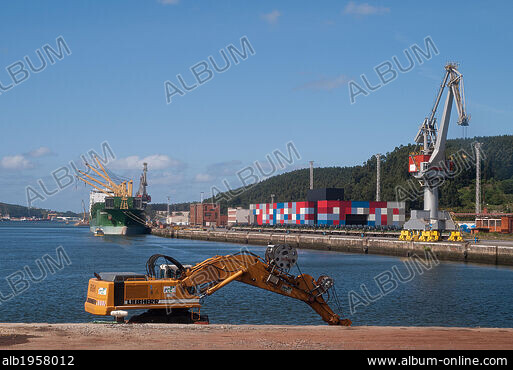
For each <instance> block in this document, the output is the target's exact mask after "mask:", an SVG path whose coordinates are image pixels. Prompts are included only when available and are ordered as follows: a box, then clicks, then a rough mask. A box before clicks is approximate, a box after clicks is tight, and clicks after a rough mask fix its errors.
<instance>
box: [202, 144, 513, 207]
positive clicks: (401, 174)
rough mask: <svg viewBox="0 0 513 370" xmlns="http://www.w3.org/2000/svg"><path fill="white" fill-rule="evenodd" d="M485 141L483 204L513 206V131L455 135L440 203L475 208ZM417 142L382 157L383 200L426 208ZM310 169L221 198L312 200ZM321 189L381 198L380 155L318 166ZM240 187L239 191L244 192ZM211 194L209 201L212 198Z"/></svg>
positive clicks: (235, 201)
mask: <svg viewBox="0 0 513 370" xmlns="http://www.w3.org/2000/svg"><path fill="white" fill-rule="evenodd" d="M475 141H478V142H480V143H482V148H481V153H482V154H481V184H482V186H481V187H482V195H481V199H482V205H483V208H485V207H486V208H488V211H504V212H512V211H513V135H505V136H490V137H475V138H472V139H453V140H448V142H447V154H448V156H452V158H453V160H454V162H455V171H454V174H453V176H452V178H451V179H448V180H446V181H445V182H444V184H443V185H442V186H441V187H440V207H441V208H442V209H449V210H452V211H455V212H474V210H475V179H476V168H475V152H474V149H473V143H474V142H475ZM416 149H417V148H416V147H415V145H406V146H403V145H401V146H399V147H396V148H395V149H394V150H393V151H391V152H389V153H386V154H384V155H382V157H381V183H382V187H381V198H382V200H388V201H394V200H404V201H406V203H407V207H408V208H412V209H421V208H422V205H423V197H422V192H421V190H420V189H421V188H420V185H419V184H418V182H417V181H416V180H414V179H413V177H412V176H411V175H410V174H409V173H408V157H409V154H410V153H412V152H414V151H415V150H416ZM309 179H310V177H309V169H301V170H296V171H292V172H288V173H284V174H281V175H277V176H274V177H271V178H269V179H267V180H264V181H261V182H260V183H258V184H255V185H253V186H248V188H247V189H246V190H245V191H243V192H241V194H240V195H237V196H235V197H231V196H230V194H229V193H228V192H225V193H221V194H218V195H217V196H216V199H217V200H218V201H219V202H220V203H221V205H222V206H223V208H226V207H236V206H242V207H248V205H249V204H250V203H264V202H270V199H271V196H270V195H271V194H274V195H275V202H285V201H302V200H306V194H307V191H308V188H309V184H310V180H309ZM314 185H315V187H316V188H323V187H341V188H344V198H345V200H374V199H375V197H376V158H375V157H374V156H373V157H371V158H370V159H369V160H367V161H366V162H365V163H363V164H361V165H357V166H352V167H325V168H315V169H314ZM239 190H242V189H237V190H234V191H233V193H238V192H239ZM211 200H212V199H209V200H208V201H211Z"/></svg>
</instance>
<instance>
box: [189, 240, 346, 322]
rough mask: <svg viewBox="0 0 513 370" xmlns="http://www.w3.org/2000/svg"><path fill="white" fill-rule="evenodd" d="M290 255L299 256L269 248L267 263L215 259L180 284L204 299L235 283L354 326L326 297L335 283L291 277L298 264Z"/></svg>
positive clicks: (250, 258) (251, 258) (243, 257)
mask: <svg viewBox="0 0 513 370" xmlns="http://www.w3.org/2000/svg"><path fill="white" fill-rule="evenodd" d="M291 255H296V256H297V254H296V252H295V250H294V249H293V248H291V247H289V246H270V247H268V250H267V252H266V257H267V261H264V260H262V259H261V258H260V257H259V256H257V255H255V254H252V253H239V254H236V255H229V256H216V257H214V258H211V259H208V260H206V261H204V262H202V263H200V264H198V265H196V266H194V267H193V268H191V269H190V270H188V271H187V273H186V277H185V278H184V279H183V280H182V281H181V285H182V287H183V288H184V289H190V288H192V287H198V290H199V294H200V296H201V297H203V296H208V295H211V294H213V293H215V292H216V291H218V290H219V289H221V288H222V287H224V286H226V285H227V284H229V283H231V282H232V281H239V282H241V283H245V284H248V285H252V286H255V287H257V288H260V289H264V290H268V291H271V292H273V293H277V294H281V295H284V296H287V297H290V298H293V299H297V300H300V301H303V302H305V303H306V304H308V305H309V306H310V307H311V308H312V309H313V310H314V311H315V312H317V313H318V314H319V315H320V316H321V318H322V319H323V320H324V321H325V322H327V323H328V324H330V325H344V326H349V325H351V321H350V320H348V319H340V317H339V316H338V315H337V314H335V313H334V312H333V311H332V309H331V308H330V307H329V305H328V304H327V303H326V301H325V300H324V298H323V295H324V294H325V293H327V292H328V291H329V290H330V289H331V288H332V287H333V280H332V279H331V278H330V277H328V276H321V277H319V279H318V280H317V281H316V280H315V279H314V278H313V277H312V276H310V275H307V274H300V275H298V276H292V275H290V274H288V273H287V272H286V270H288V269H290V267H292V265H293V264H294V263H295V260H294V259H293V258H294V257H292V258H290V257H288V256H291ZM272 257H274V258H272ZM276 259H278V260H280V261H285V264H286V267H287V268H285V269H284V268H282V267H280V266H279V263H278V262H277V261H276Z"/></svg>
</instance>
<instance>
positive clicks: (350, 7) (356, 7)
mask: <svg viewBox="0 0 513 370" xmlns="http://www.w3.org/2000/svg"><path fill="white" fill-rule="evenodd" d="M344 13H345V14H352V15H361V16H363V15H377V14H385V13H390V8H386V7H384V6H374V5H370V4H368V3H362V4H356V3H355V2H354V1H350V2H349V3H348V4H347V5H346V7H345V9H344Z"/></svg>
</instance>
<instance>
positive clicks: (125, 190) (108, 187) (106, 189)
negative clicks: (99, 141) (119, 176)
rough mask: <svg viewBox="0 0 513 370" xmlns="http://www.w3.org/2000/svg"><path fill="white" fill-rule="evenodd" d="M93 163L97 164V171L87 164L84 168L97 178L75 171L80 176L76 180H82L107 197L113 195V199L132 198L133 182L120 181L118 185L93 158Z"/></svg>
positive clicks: (96, 159)
mask: <svg viewBox="0 0 513 370" xmlns="http://www.w3.org/2000/svg"><path fill="white" fill-rule="evenodd" d="M94 160H95V162H96V163H97V164H98V168H99V170H100V171H101V172H100V171H99V170H98V169H96V168H95V167H94V166H91V165H90V164H89V163H85V165H86V167H87V168H89V169H90V170H91V171H93V172H94V173H95V174H96V175H97V176H98V177H95V176H91V175H89V174H87V173H85V172H83V171H81V170H77V171H78V172H79V173H80V174H81V175H82V176H77V177H78V179H80V180H82V181H83V182H85V183H86V184H88V185H91V186H92V187H93V188H95V189H97V190H99V191H101V192H102V193H105V194H107V195H108V196H112V195H114V196H115V197H122V198H127V197H131V196H132V192H133V190H132V189H133V181H132V180H129V181H122V182H121V183H120V184H117V183H115V182H114V181H113V180H112V179H111V177H110V176H109V175H108V174H107V171H106V170H105V168H104V167H103V166H102V164H101V163H100V161H99V160H98V158H96V157H94Z"/></svg>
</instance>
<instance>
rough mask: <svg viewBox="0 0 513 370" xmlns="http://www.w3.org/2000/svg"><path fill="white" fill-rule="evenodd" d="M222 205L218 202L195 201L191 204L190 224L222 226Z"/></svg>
mask: <svg viewBox="0 0 513 370" xmlns="http://www.w3.org/2000/svg"><path fill="white" fill-rule="evenodd" d="M222 224H223V222H222V219H221V207H220V206H219V205H218V204H216V203H194V204H191V206H190V212H189V225H191V226H222Z"/></svg>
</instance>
